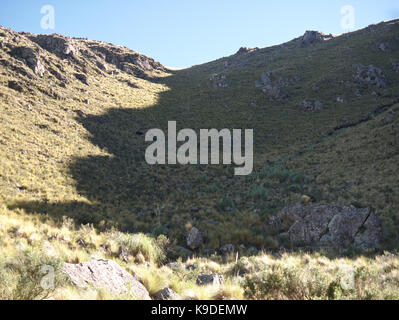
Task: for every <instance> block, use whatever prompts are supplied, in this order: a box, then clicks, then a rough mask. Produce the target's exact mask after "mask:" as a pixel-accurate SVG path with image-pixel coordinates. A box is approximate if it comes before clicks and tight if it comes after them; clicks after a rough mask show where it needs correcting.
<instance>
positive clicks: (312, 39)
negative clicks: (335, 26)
mask: <svg viewBox="0 0 399 320" xmlns="http://www.w3.org/2000/svg"><path fill="white" fill-rule="evenodd" d="M332 38H333V36H332V35H331V34H330V35H326V34H323V33H321V32H318V31H306V32H305V34H304V35H303V36H302V38H301V42H300V44H301V46H302V47H306V46H309V45H311V44H313V43H317V42H323V41H324V40H329V39H332Z"/></svg>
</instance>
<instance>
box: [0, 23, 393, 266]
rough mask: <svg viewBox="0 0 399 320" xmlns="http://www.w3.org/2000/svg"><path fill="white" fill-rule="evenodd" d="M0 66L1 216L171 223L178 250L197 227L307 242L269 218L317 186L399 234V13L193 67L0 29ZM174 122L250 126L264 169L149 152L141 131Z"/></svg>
mask: <svg viewBox="0 0 399 320" xmlns="http://www.w3.org/2000/svg"><path fill="white" fill-rule="evenodd" d="M0 73H1V76H0V98H1V99H0V128H1V129H0V190H1V194H0V200H1V202H2V203H3V205H2V207H1V209H0V212H2V216H3V217H7V218H4V219H8V220H7V221H8V222H7V223H4V225H7V224H8V223H11V222H10V221H14V222H13V223H14V224H16V225H22V224H23V223H25V222H26V221H31V222H29V223H30V224H32V223H33V222H32V221H36V219H39V221H42V222H43V223H44V224H46V225H48V226H49V227H48V228H49V229H51V228H52V227H50V226H53V225H58V226H62V225H63V221H64V223H65V221H70V220H68V219H73V221H74V223H75V224H76V225H81V224H84V225H86V224H92V225H93V226H94V228H95V229H96V230H97V231H98V232H103V233H104V235H105V234H106V233H107V232H108V230H110V229H112V228H114V230H119V231H122V232H127V233H138V232H143V233H148V234H151V235H152V236H154V237H158V236H160V235H166V236H167V237H168V239H169V240H170V242H171V244H172V245H173V246H172V247H173V249H170V251H171V252H172V253H170V252H169V253H170V254H171V255H172V256H173V255H175V256H176V257H177V256H179V255H182V254H187V252H188V254H190V252H189V251H187V249H186V248H183V247H186V246H187V242H186V240H187V239H186V237H187V232H188V231H190V230H191V231H190V233H191V232H192V231H193V230H194V231H193V232H194V233H195V230H197V231H198V235H197V236H198V237H200V238H201V241H200V245H199V249H198V250H197V251H196V252H197V253H198V254H199V255H203V254H205V253H209V252H212V250H219V249H220V248H221V247H223V246H225V245H234V246H235V247H236V248H238V247H239V246H241V248H244V247H245V248H247V249H249V248H251V250H261V249H264V250H278V248H280V247H281V246H284V247H289V248H291V247H292V246H293V245H294V244H293V243H287V241H286V240H284V239H282V236H281V235H282V234H284V233H285V232H286V231H287V228H286V227H285V229H284V227H281V228H279V229H278V230H276V229H275V228H273V226H272V225H271V223H270V221H272V220H273V219H274V218H275V217H276V216H277V214H278V213H279V212H280V211H281V210H282V209H283V208H284V207H287V206H289V205H292V204H294V203H297V202H299V201H301V199H302V201H304V199H307V200H306V201H307V202H312V203H313V205H324V204H335V205H337V206H353V207H351V208H352V209H353V210H355V208H372V210H373V212H375V215H376V217H378V219H379V220H380V221H381V223H382V239H381V248H386V249H392V248H397V244H398V241H399V216H398V212H399V211H398V209H399V201H398V199H399V176H398V175H397V172H398V170H399V142H398V141H399V139H398V138H399V19H397V20H392V21H388V22H382V23H379V24H376V25H371V26H369V27H367V28H365V29H362V30H359V31H356V32H352V33H347V34H342V35H326V34H322V33H319V32H316V31H307V32H305V34H304V35H303V36H300V37H298V38H296V39H294V40H292V41H289V42H287V43H284V44H281V45H277V46H273V47H267V48H241V49H240V50H238V52H237V53H235V54H233V55H231V56H229V57H224V58H221V59H219V60H216V61H212V62H209V63H206V64H202V65H197V66H193V67H191V68H188V69H183V70H172V69H169V68H166V67H164V66H163V65H161V64H160V63H158V62H156V61H154V60H153V59H151V58H149V57H147V56H144V55H142V54H140V53H138V52H135V51H132V50H130V49H128V48H125V47H121V46H116V45H112V44H109V43H105V42H100V41H92V40H88V39H81V38H68V37H64V36H62V35H57V34H53V35H33V34H29V33H18V32H14V31H12V30H10V29H7V28H4V27H1V28H0ZM168 121H176V123H177V128H178V129H183V128H192V129H194V130H195V131H196V132H199V130H200V129H204V128H209V129H211V128H216V129H218V130H221V129H223V128H228V129H237V128H240V129H253V130H254V172H253V173H252V174H251V175H249V176H235V175H234V172H233V166H228V165H219V166H215V165H214V166H213V165H189V166H183V165H158V166H152V165H149V164H147V163H146V162H145V159H144V155H145V150H146V148H147V147H148V145H149V143H148V142H146V141H145V138H144V134H145V133H146V132H147V131H148V130H150V129H152V128H160V129H163V130H164V131H165V132H167V128H168ZM32 219H33V220H32ZM24 221H25V222H24ZM26 223H27V222H26ZM14 224H13V225H14ZM34 224H35V223H33V225H34ZM193 227H194V228H193ZM30 228H32V226H31V227H30ZM57 228H58V227H57ZM60 228H61V227H60ZM11 229H12V228H8V229H7V230H5V231H4V232H5V234H8V236H10V234H15V230H14V229H12V230H14V231H12V230H11ZM360 229H361V228H360V227H359V230H357V231H356V233H357V232H360ZM10 230H11V231H10ZM40 230H42V229H40ZM13 232H14V233H13ZM47 235H48V237H49V238H50V237H51V236H50V234H47ZM47 235H46V236H45V237H47ZM29 236H30V235H28V236H27V239H28V240H29ZM41 236H43V235H40V237H41ZM75 236H76V235H74V237H75ZM119 236H121V235H118V237H119ZM194 236H195V235H194ZM4 237H6V235H4ZM82 237H83V235H82ZM101 237H102V236H101ZM104 237H105V236H104ZM96 239H97V238H96ZM77 240H79V239H77ZM10 241H11V240H10ZM13 241H14V240H13ZM96 241H97V240H96ZM98 241H99V242H98V243H97V242H95V243H94V244H92V245H93V246H94V247H96V246H98V247H99V246H100V245H104V243H100V240H98ZM148 241H150V240H148ZM151 241H152V240H151ZM28 242H29V241H28ZM84 242H85V243H87V242H90V240H87V239H86V240H85V241H84ZM74 246H75V247H76V244H74ZM96 248H97V247H96ZM194 248H195V249H196V248H197V246H194ZM247 249H245V250H247ZM79 250H80V249H79ZM107 250H108V249H107ZM110 250H111V251H112V250H113V251H112V252H115V251H118V249H115V248H113V249H110ZM226 250H227V251H229V250H228V248H227V249H226ZM243 250H244V249H243ZM245 250H244V251H245ZM142 251H143V250H142ZM233 251H234V250H233ZM75 258H76V257H75ZM76 259H77V260H78V261H80V259H79V258H76ZM69 262H71V261H69Z"/></svg>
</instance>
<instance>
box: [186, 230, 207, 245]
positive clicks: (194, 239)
mask: <svg viewBox="0 0 399 320" xmlns="http://www.w3.org/2000/svg"><path fill="white" fill-rule="evenodd" d="M186 240H187V246H188V247H189V248H191V249H193V250H194V249H197V248H199V247H200V246H201V245H202V243H203V242H204V239H203V233H202V232H200V231H199V230H198V229H197V228H195V227H193V228H191V230H190V231H189V232H188V233H187V237H186Z"/></svg>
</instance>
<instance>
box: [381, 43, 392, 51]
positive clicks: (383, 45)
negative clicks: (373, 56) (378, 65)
mask: <svg viewBox="0 0 399 320" xmlns="http://www.w3.org/2000/svg"><path fill="white" fill-rule="evenodd" d="M378 49H380V50H381V51H382V52H387V51H391V45H390V44H389V42H382V43H380V45H379V46H378Z"/></svg>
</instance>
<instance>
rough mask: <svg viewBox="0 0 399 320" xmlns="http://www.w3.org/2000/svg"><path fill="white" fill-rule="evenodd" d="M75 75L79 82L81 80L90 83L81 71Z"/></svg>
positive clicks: (86, 83)
mask: <svg viewBox="0 0 399 320" xmlns="http://www.w3.org/2000/svg"><path fill="white" fill-rule="evenodd" d="M75 77H76V79H78V80H79V81H80V82H82V83H83V84H85V85H87V86H88V85H90V83H89V79H88V78H87V76H86V75H85V74H83V73H75Z"/></svg>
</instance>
